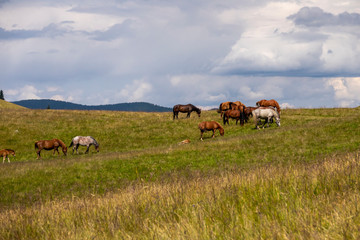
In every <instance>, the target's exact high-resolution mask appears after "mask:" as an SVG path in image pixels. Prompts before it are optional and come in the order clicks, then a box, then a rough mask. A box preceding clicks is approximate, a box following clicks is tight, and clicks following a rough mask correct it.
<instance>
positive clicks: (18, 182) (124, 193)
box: [0, 107, 360, 239]
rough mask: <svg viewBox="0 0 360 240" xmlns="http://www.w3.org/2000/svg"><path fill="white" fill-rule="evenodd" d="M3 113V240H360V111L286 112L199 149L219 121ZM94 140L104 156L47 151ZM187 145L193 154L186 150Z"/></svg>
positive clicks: (212, 116)
mask: <svg viewBox="0 0 360 240" xmlns="http://www.w3.org/2000/svg"><path fill="white" fill-rule="evenodd" d="M179 117H180V118H179V120H175V121H173V120H172V113H137V112H115V111H114V112H113V111H72V110H29V109H23V108H12V107H7V108H0V122H1V124H0V149H3V148H10V149H14V150H15V151H16V157H10V159H11V163H10V164H8V163H7V162H5V163H4V164H2V163H1V164H0V182H1V185H0V223H1V224H0V239H149V238H152V239H269V238H270V239H272V238H277V239H358V238H360V228H359V226H360V215H359V210H360V206H358V205H359V204H358V203H359V200H360V178H359V176H360V164H359V143H360V134H359V133H360V131H359V125H360V109H359V108H353V109H340V108H337V109H286V110H283V111H282V115H281V127H279V128H278V127H276V125H275V124H273V125H272V126H271V127H270V128H266V129H261V130H255V129H254V123H253V121H252V120H250V121H249V123H246V124H245V126H243V127H240V126H239V125H235V121H230V125H229V126H228V125H226V126H224V129H225V136H223V137H220V136H219V133H218V132H216V136H217V137H216V138H215V139H212V138H210V136H211V133H210V132H208V133H205V134H204V136H205V138H204V141H203V142H201V141H200V140H199V137H200V131H199V130H198V128H197V125H198V123H199V122H201V121H205V120H216V121H218V122H219V123H221V124H222V120H221V119H220V116H219V114H218V113H216V111H204V112H203V113H202V116H201V118H198V117H197V115H196V114H192V116H191V118H190V119H186V118H185V114H180V115H179ZM77 135H85V136H86V135H91V136H93V137H94V138H96V140H98V142H99V143H100V152H99V153H96V152H95V150H94V148H93V147H91V148H90V153H89V154H84V152H85V150H86V148H85V147H80V148H79V153H80V154H79V155H76V154H72V149H68V155H67V156H66V157H65V156H64V155H63V154H62V152H61V150H60V149H59V150H60V155H59V156H58V155H57V154H55V155H52V151H44V150H43V151H42V153H41V154H42V159H40V160H37V159H36V157H37V156H36V152H35V149H34V143H35V141H37V140H44V139H52V138H59V139H61V140H63V141H64V142H65V144H66V145H67V146H69V145H70V142H71V139H72V138H73V137H74V136H77ZM184 139H190V141H191V142H190V143H189V144H184V145H181V144H179V142H181V141H182V140H184Z"/></svg>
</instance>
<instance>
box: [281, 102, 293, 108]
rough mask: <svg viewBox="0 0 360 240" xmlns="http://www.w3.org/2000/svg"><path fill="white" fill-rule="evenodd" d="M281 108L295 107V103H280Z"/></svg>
mask: <svg viewBox="0 0 360 240" xmlns="http://www.w3.org/2000/svg"><path fill="white" fill-rule="evenodd" d="M280 108H281V109H287V108H295V105H292V104H290V103H282V104H280Z"/></svg>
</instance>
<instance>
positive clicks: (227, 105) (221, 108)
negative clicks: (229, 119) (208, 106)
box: [217, 102, 234, 117]
mask: <svg viewBox="0 0 360 240" xmlns="http://www.w3.org/2000/svg"><path fill="white" fill-rule="evenodd" d="M233 104H234V103H233V102H222V103H220V106H219V109H218V110H217V112H218V113H221V114H220V117H223V114H224V112H226V111H227V110H230V109H231V107H232V105H233Z"/></svg>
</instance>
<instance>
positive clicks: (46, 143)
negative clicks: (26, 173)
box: [35, 138, 67, 159]
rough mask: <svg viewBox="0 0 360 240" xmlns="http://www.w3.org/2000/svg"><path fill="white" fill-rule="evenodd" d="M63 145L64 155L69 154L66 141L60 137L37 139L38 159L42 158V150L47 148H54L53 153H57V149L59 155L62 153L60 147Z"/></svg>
mask: <svg viewBox="0 0 360 240" xmlns="http://www.w3.org/2000/svg"><path fill="white" fill-rule="evenodd" d="M59 147H61V149H62V151H63V153H64V155H65V156H66V154H67V147H66V145H65V143H64V142H63V141H61V140H60V139H56V138H54V139H52V140H42V141H37V142H36V143H35V150H36V153H37V156H38V157H37V159H39V158H41V156H40V152H41V150H43V149H45V150H51V149H54V152H53V155H54V154H55V151H57V153H58V155H60V153H59V150H58V148H59Z"/></svg>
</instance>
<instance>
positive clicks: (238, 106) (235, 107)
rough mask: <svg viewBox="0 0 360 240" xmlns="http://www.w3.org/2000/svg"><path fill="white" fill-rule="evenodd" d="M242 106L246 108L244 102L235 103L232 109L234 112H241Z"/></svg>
mask: <svg viewBox="0 0 360 240" xmlns="http://www.w3.org/2000/svg"><path fill="white" fill-rule="evenodd" d="M241 106H243V107H246V106H245V104H243V103H242V102H240V101H236V102H233V104H232V105H231V109H232V110H236V109H238V110H239V108H240V107H241Z"/></svg>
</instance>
